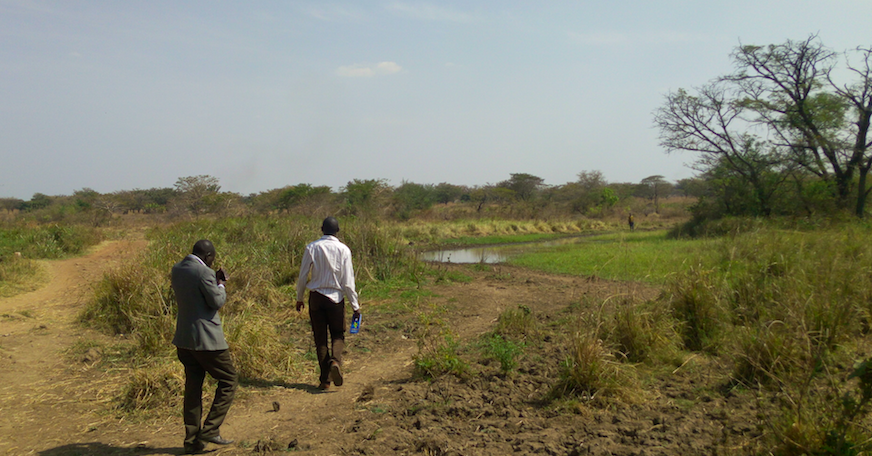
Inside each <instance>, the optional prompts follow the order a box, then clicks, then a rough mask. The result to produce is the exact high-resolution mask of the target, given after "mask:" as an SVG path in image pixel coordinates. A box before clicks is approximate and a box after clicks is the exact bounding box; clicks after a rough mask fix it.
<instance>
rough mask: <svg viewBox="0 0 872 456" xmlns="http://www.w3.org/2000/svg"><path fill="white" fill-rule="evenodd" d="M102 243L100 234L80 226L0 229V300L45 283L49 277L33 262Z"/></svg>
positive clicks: (76, 253)
mask: <svg viewBox="0 0 872 456" xmlns="http://www.w3.org/2000/svg"><path fill="white" fill-rule="evenodd" d="M102 240H103V236H102V234H101V232H100V231H98V230H97V229H95V228H92V227H87V226H81V225H64V226H62V225H57V224H52V225H42V226H36V227H33V226H6V227H0V297H8V296H14V295H16V294H19V293H24V292H28V291H33V290H35V289H36V288H38V287H39V286H40V285H41V284H43V283H45V281H46V280H47V279H48V275H47V274H46V272H45V271H44V270H43V268H42V267H41V266H40V265H39V263H38V262H36V261H34V260H40V259H58V258H66V257H69V256H73V255H79V254H81V253H83V252H84V251H85V250H86V249H87V248H88V247H91V246H94V245H96V244H98V243H100V241H102Z"/></svg>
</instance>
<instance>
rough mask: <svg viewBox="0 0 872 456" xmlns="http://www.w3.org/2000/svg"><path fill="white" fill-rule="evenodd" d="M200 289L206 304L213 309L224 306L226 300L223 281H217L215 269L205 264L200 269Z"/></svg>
mask: <svg viewBox="0 0 872 456" xmlns="http://www.w3.org/2000/svg"><path fill="white" fill-rule="evenodd" d="M219 284H220V286H219ZM200 290H201V291H202V292H203V297H204V298H206V305H207V306H209V307H211V308H213V309H215V310H218V309H220V308H222V307H224V303H225V302H226V301H227V291H226V290H225V289H224V283H223V281H221V282H219V281H218V279H217V277H216V274H215V271H213V270H212V269H210V268H209V267H206V266H203V267H202V269H201V274H200Z"/></svg>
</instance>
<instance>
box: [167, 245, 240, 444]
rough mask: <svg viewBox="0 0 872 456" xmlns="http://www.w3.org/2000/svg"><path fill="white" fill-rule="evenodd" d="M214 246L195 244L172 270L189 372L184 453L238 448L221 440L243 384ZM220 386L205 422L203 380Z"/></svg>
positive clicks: (177, 340) (178, 342)
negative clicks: (210, 446)
mask: <svg viewBox="0 0 872 456" xmlns="http://www.w3.org/2000/svg"><path fill="white" fill-rule="evenodd" d="M213 261H215V246H214V245H212V242H210V241H208V240H206V239H202V240H199V241H197V243H196V244H194V249H193V252H192V253H191V254H190V255H188V256H186V257H185V258H184V259H182V261H180V262H178V263H176V264H175V265H174V266H173V270H172V286H173V292H175V295H176V304H178V307H179V308H178V316H177V318H176V333H175V336H174V337H173V345H175V346H176V350H177V352H178V356H179V361H181V362H182V364H183V365H184V366H185V403H184V410H183V416H184V421H185V443H184V445H185V453H186V454H194V453H201V452H203V450H205V447H206V445H205V444H204V443H203V442H212V443H215V444H218V445H227V444H229V443H233V441H232V440H227V439H225V438H223V437H221V434H220V433H219V432H218V428H219V427H221V424H222V423H224V418H225V417H226V416H227V411H228V410H229V409H230V404H231V403H232V402H233V395H234V393H235V391H236V385H237V384H238V380H237V375H236V368H235V367H234V366H233V360H232V359H231V358H230V352H229V351H228V348H229V347H228V345H227V341H226V340H225V339H224V330H223V329H222V327H221V317H219V316H218V310H219V309H221V308H222V307H223V306H224V302H225V300H226V298H227V293H226V291H225V290H224V283H225V282H226V281H227V275H226V274H225V273H224V269H218V271H217V272H216V271H213V270H212V262H213ZM207 372H208V373H209V375H211V376H212V377H213V378H214V379H215V380H218V387H217V389H216V390H215V399H214V400H213V401H212V408H211V409H210V410H209V415H207V416H206V420H205V421H204V422H203V424H202V426H201V425H200V419H201V417H202V414H203V380H204V379H205V378H206V373H207Z"/></svg>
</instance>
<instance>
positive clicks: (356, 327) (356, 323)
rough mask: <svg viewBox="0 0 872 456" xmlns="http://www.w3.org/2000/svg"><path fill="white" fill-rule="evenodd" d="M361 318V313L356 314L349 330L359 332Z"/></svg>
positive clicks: (352, 332)
mask: <svg viewBox="0 0 872 456" xmlns="http://www.w3.org/2000/svg"><path fill="white" fill-rule="evenodd" d="M360 320H361V316H360V314H359V313H356V314H354V316H353V317H351V329H349V330H348V332H350V333H351V334H357V333H358V332H360Z"/></svg>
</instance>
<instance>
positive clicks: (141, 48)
mask: <svg viewBox="0 0 872 456" xmlns="http://www.w3.org/2000/svg"><path fill="white" fill-rule="evenodd" d="M870 20H872V1H870V0H856V1H847V0H826V1H819V0H818V1H766V0H754V1H745V0H731V1H702V0H694V1H678V0H676V1H655V0H651V1H619V0H615V1H580V0H578V1H503V0H500V1H497V0H494V1H474V0H472V1H435V0H434V1H429V2H421V1H414V0H401V1H392V0H387V1H345V2H343V1H261V2H258V1H246V2H242V1H238V2H230V1H212V0H210V1H155V0H148V1H72V0H70V1H66V0H65V1H39V0H0V197H16V198H22V199H29V198H30V197H31V196H32V195H33V194H34V193H36V192H40V193H45V194H49V195H69V194H72V193H73V192H74V191H75V190H79V189H82V188H86V187H88V188H92V189H94V190H97V191H98V192H101V193H108V192H113V191H116V190H131V189H135V188H142V189H145V188H152V187H171V186H173V184H174V183H175V182H176V179H177V178H179V177H181V176H192V175H200V174H209V175H213V176H216V177H218V178H219V179H220V181H221V184H222V189H223V190H227V191H233V192H238V193H242V194H248V193H256V192H261V191H265V190H269V189H273V188H278V187H283V186H285V185H294V184H299V183H310V184H313V185H329V186H331V187H333V188H334V189H337V190H338V189H339V188H340V187H342V186H344V185H345V184H346V183H347V182H348V181H350V180H352V179H355V178H357V179H387V180H388V182H389V183H390V184H391V185H395V186H396V185H400V184H401V183H402V182H403V181H404V180H405V181H411V182H417V183H424V184H426V183H433V184H436V183H440V182H449V183H452V184H459V185H484V184H487V183H497V182H499V181H501V180H505V179H507V178H509V174H510V173H529V174H534V175H536V176H539V177H541V178H543V179H545V183H546V184H551V185H561V184H564V183H566V182H570V181H574V180H576V178H577V174H578V173H579V172H581V171H593V170H599V171H602V172H603V174H604V175H605V177H606V179H607V180H609V181H611V182H638V181H639V180H641V179H642V178H645V177H647V176H650V175H654V174H660V175H663V176H665V177H666V178H667V179H668V180H672V181H674V180H677V179H680V178H684V177H690V176H692V175H693V171H692V170H690V169H689V168H687V167H686V166H685V164H686V163H690V162H692V161H693V160H694V157H693V156H692V155H687V154H672V155H667V154H666V153H665V152H664V151H663V149H662V148H660V147H659V146H658V141H657V134H658V132H657V131H656V129H655V128H653V125H652V112H653V111H654V110H655V109H656V108H657V107H658V106H660V105H661V104H662V102H663V96H664V94H666V93H667V92H668V91H670V90H675V89H678V88H681V87H684V88H690V87H692V86H699V85H702V84H703V83H705V82H707V81H708V80H709V79H711V78H713V77H715V76H718V75H720V74H723V73H726V72H728V71H730V69H731V62H730V59H729V54H730V52H731V51H732V50H733V49H734V48H735V47H736V46H737V45H739V44H740V43H743V44H770V43H783V42H784V41H786V40H787V39H793V40H801V39H805V38H807V37H808V36H809V34H811V33H817V34H819V35H820V37H821V39H822V41H823V42H824V44H826V45H827V46H829V47H831V48H833V49H834V50H837V51H843V50H846V49H849V48H854V47H856V46H858V45H865V46H869V45H872V28H870V26H869V24H870Z"/></svg>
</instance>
